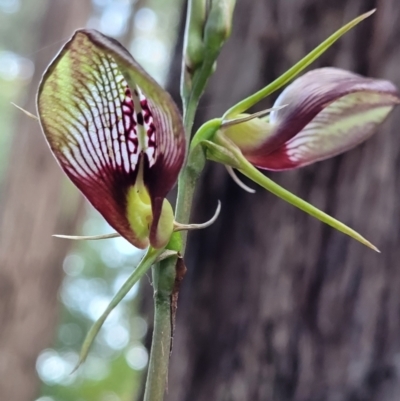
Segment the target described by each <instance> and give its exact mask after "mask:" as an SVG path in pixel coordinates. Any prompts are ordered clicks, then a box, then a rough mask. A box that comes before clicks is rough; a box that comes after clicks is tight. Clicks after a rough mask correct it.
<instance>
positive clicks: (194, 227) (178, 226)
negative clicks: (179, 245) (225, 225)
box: [174, 201, 221, 231]
mask: <svg viewBox="0 0 400 401" xmlns="http://www.w3.org/2000/svg"><path fill="white" fill-rule="evenodd" d="M220 213H221V201H218V206H217V209H216V210H215V213H214V216H213V217H212V218H211V219H210V220H208V221H206V222H205V223H201V224H181V223H177V222H176V221H175V222H174V231H185V230H187V231H191V230H201V229H203V228H207V227H210V226H211V225H212V224H214V223H215V222H216V220H217V219H218V216H219V214H220Z"/></svg>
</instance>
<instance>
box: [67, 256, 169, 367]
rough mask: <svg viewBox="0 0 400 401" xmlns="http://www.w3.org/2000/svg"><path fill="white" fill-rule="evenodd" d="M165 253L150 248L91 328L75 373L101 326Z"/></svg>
mask: <svg viewBox="0 0 400 401" xmlns="http://www.w3.org/2000/svg"><path fill="white" fill-rule="evenodd" d="M162 253H163V249H154V248H149V249H148V251H147V253H146V255H145V256H144V257H143V259H142V260H141V261H140V263H139V265H138V266H137V267H136V269H135V270H134V271H133V273H132V274H131V275H130V277H129V278H128V280H126V281H125V283H124V284H123V286H122V287H121V288H120V290H119V291H118V292H117V294H115V296H114V298H113V299H112V300H111V302H110V303H109V305H108V306H107V309H106V310H105V311H104V312H103V314H102V315H101V316H100V317H99V319H97V321H96V322H95V323H94V324H93V326H92V327H91V328H90V330H89V332H88V334H87V335H86V338H85V341H84V342H83V345H82V348H81V353H80V355H79V361H78V364H77V366H76V367H75V369H74V371H75V370H76V369H78V368H79V366H80V365H81V364H82V363H83V362H84V361H85V359H86V357H87V355H88V353H89V349H90V347H91V345H92V344H93V341H94V339H95V338H96V336H97V334H98V332H99V331H100V329H101V326H102V325H103V323H104V322H105V320H106V319H107V317H108V316H109V314H110V313H111V312H112V310H113V309H114V308H115V307H116V306H117V305H118V304H119V303H120V302H121V300H122V299H123V298H124V297H125V296H126V294H128V292H129V291H130V290H131V288H132V287H133V286H134V285H135V284H136V283H137V282H138V281H139V280H140V279H141V278H142V277H143V276H144V275H145V274H146V272H147V271H148V270H149V269H150V267H151V265H152V264H153V263H154V262H155V260H156V259H157V258H158V257H159V256H160V255H161V254H162Z"/></svg>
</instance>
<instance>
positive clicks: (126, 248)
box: [0, 0, 182, 401]
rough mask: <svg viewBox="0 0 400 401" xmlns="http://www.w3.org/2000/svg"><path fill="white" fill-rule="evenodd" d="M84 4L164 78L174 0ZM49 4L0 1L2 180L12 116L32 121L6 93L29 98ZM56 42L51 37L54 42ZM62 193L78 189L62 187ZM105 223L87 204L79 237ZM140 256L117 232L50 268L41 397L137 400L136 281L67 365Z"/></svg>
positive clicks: (45, 400) (143, 358) (142, 323)
mask: <svg viewBox="0 0 400 401" xmlns="http://www.w3.org/2000/svg"><path fill="white" fill-rule="evenodd" d="M51 1H53V2H54V1H59V2H62V1H64V0H51ZM82 1H84V2H87V3H90V7H91V13H90V17H89V19H88V20H87V24H86V27H87V28H93V29H97V30H99V31H101V32H103V33H104V34H107V35H110V36H113V37H114V38H116V39H118V40H120V41H121V42H122V43H124V44H125V45H126V46H127V47H128V48H129V50H130V51H131V53H132V54H133V55H134V57H136V59H137V60H138V61H139V62H140V63H141V64H142V65H143V67H144V68H145V69H146V70H147V71H148V72H149V73H150V74H151V75H152V76H153V77H155V78H156V79H157V80H158V81H159V82H160V83H161V84H164V82H165V79H166V76H167V72H168V68H169V64H170V58H171V54H172V49H173V48H174V45H175V40H176V35H177V27H178V22H179V16H180V6H181V3H182V2H181V0H174V1H173V3H174V4H173V6H172V7H171V1H169V2H160V1H157V0H92V1H90V0H82ZM49 5H50V1H46V0H30V1H22V0H0V88H1V90H0V121H1V129H2V130H1V135H0V178H1V179H3V178H4V175H5V171H6V166H7V165H8V163H9V158H8V155H9V154H10V146H11V141H12V140H13V139H14V138H17V135H18V132H15V130H16V127H17V124H16V123H17V121H18V119H21V118H28V117H26V116H24V115H23V114H21V112H20V111H18V110H17V109H16V108H14V107H12V105H11V104H10V100H12V101H14V102H15V103H17V104H24V103H25V100H26V96H27V93H28V91H27V88H28V87H29V84H30V82H31V79H32V77H33V75H34V70H35V64H34V59H35V58H36V57H40V52H41V51H42V50H43V49H41V48H39V49H38V50H37V51H35V52H32V49H35V48H37V47H38V42H39V37H40V31H39V30H38V26H40V24H41V22H42V20H43V18H45V13H46V9H47V8H48V7H49ZM71 35H72V32H71ZM67 39H68V37H66V38H65V40H64V41H66V40H67ZM64 41H63V42H64ZM62 44H63V43H62V42H60V43H54V45H55V49H57V46H58V47H61V46H62ZM40 73H41V72H40ZM30 111H31V112H34V110H30ZM32 124H35V122H34V121H32ZM66 191H76V189H75V188H73V187H72V186H70V185H67V186H66ZM109 230H111V229H110V228H109V227H107V225H106V223H105V222H104V221H103V219H101V218H100V217H99V216H98V215H97V213H96V212H95V211H93V210H92V208H91V207H90V206H89V205H88V206H87V208H86V209H85V211H84V218H83V219H82V224H80V229H79V232H77V233H76V234H81V235H93V234H99V233H105V232H107V231H109ZM46 240H47V238H43V241H46ZM60 241H61V240H60ZM140 257H141V252H139V251H138V250H136V249H134V248H133V247H132V246H131V245H130V244H128V243H127V242H126V241H125V240H123V239H113V240H109V241H101V242H85V243H74V244H71V247H70V251H69V252H68V254H67V256H66V257H65V259H64V261H63V263H62V265H60V266H54V269H63V271H64V274H65V277H64V279H63V282H62V285H61V289H60V291H59V296H58V300H59V308H60V313H59V322H58V327H57V329H56V334H55V338H54V343H53V346H52V347H51V348H48V349H44V350H43V351H42V352H41V353H40V355H39V357H38V358H37V361H36V370H37V374H38V376H39V378H40V380H41V381H42V386H41V391H40V392H41V395H40V397H39V398H37V401H89V400H99V401H125V400H129V401H132V400H134V399H136V395H137V394H138V392H139V391H140V379H141V377H142V374H143V371H144V369H145V368H146V366H147V360H148V354H147V350H146V348H145V347H144V346H143V344H142V340H143V338H144V336H145V335H146V333H147V326H148V322H147V320H146V318H145V317H141V316H139V315H138V310H137V305H138V288H137V286H136V287H135V288H133V289H132V291H131V292H130V294H129V295H128V296H127V297H126V298H125V299H124V301H123V302H122V303H121V304H120V305H119V306H118V307H117V308H116V309H115V310H114V311H113V313H112V314H111V316H110V317H109V318H108V320H107V322H106V323H105V325H104V327H103V329H102V331H101V333H100V335H99V336H98V338H97V339H96V341H95V344H94V346H93V348H92V351H91V353H90V355H89V357H88V360H87V362H86V363H85V364H84V366H83V367H81V368H80V369H79V370H78V371H77V372H75V373H73V374H71V371H72V370H73V368H74V366H75V364H76V362H77V360H78V353H79V350H80V346H81V344H82V341H83V339H84V337H85V334H86V333H87V331H88V329H89V328H90V326H91V324H92V323H93V322H94V321H95V320H96V319H97V318H98V317H99V316H100V314H101V313H102V311H103V310H104V308H105V307H106V306H107V304H108V302H109V301H110V300H111V298H112V296H113V295H114V294H115V292H116V291H117V289H118V288H119V287H120V286H121V285H122V283H123V282H124V280H125V279H126V278H127V277H128V275H129V274H130V273H131V271H132V269H133V267H134V266H135V265H136V264H137V262H138V261H139V259H140ZM149 280H150V278H149ZM145 281H146V280H145ZM148 283H149V281H148V282H147V283H143V284H145V285H148Z"/></svg>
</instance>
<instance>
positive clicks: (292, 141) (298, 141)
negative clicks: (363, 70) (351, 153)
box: [244, 68, 399, 170]
mask: <svg viewBox="0 0 400 401" xmlns="http://www.w3.org/2000/svg"><path fill="white" fill-rule="evenodd" d="M398 103H399V95H398V92H397V88H396V87H395V86H394V85H393V84H392V83H391V82H389V81H384V80H378V79H371V78H365V77H362V76H360V75H357V74H354V73H351V72H348V71H344V70H340V69H337V68H321V69H317V70H313V71H310V72H309V73H307V74H305V75H304V76H302V77H300V78H299V79H297V80H296V81H294V82H293V83H292V84H291V85H289V86H288V87H287V88H286V89H285V90H284V91H283V92H282V93H281V95H280V96H279V97H278V99H277V101H276V102H275V106H279V105H281V104H288V106H287V107H285V108H284V109H281V110H278V111H276V112H272V113H271V115H270V124H271V126H272V133H271V134H270V135H269V136H268V138H267V139H266V140H265V142H264V143H263V144H262V145H261V146H259V147H258V148H257V149H255V150H250V151H249V152H246V151H245V152H244V154H245V156H246V157H247V158H248V160H249V161H250V162H252V163H253V164H255V165H256V166H258V167H260V168H265V169H270V170H286V169H291V168H296V167H301V166H305V165H308V164H311V163H314V162H316V161H319V160H323V159H326V158H329V157H332V156H335V155H337V154H339V153H342V152H345V151H347V150H349V149H351V148H353V147H354V146H356V145H358V144H359V143H361V142H363V141H364V140H366V139H367V138H369V136H371V135H372V134H373V133H374V132H375V131H376V129H377V127H378V126H379V124H381V123H382V122H383V121H384V120H385V118H386V117H387V116H388V114H389V113H390V112H391V110H392V109H393V107H394V106H395V105H396V104H398Z"/></svg>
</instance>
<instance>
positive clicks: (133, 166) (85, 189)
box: [38, 30, 185, 247]
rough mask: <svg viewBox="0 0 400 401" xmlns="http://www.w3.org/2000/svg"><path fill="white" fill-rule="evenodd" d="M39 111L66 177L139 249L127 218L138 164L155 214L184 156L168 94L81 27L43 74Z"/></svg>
mask: <svg viewBox="0 0 400 401" xmlns="http://www.w3.org/2000/svg"><path fill="white" fill-rule="evenodd" d="M38 113H39V119H40V123H41V126H42V129H43V131H44V134H45V136H46V139H47V140H48V142H49V145H50V147H51V149H52V151H53V152H54V155H55V157H56V159H57V160H58V162H59V163H60V165H61V167H62V168H63V169H64V171H65V172H66V173H67V175H68V176H69V177H70V178H71V180H72V181H73V182H74V183H75V184H76V185H77V186H78V188H79V189H80V190H81V191H82V193H83V194H84V195H85V196H86V197H87V198H88V200H89V201H90V202H91V203H92V204H93V205H94V206H95V208H96V209H98V210H99V211H100V213H101V214H102V215H103V216H104V217H105V218H106V220H107V221H108V222H109V223H110V225H111V226H113V227H114V228H115V229H116V230H117V231H118V232H119V233H120V234H121V235H122V236H124V237H125V238H127V239H128V240H129V241H131V242H132V243H133V244H134V245H136V246H139V247H143V244H139V243H137V241H136V237H135V233H133V232H132V230H131V228H130V226H129V222H128V221H127V219H126V206H127V205H126V202H127V200H126V194H127V191H128V190H129V188H130V187H132V186H133V185H134V184H135V181H136V178H137V174H138V171H139V170H140V169H139V165H140V164H142V165H143V169H142V174H143V182H144V184H145V185H146V187H147V188H148V191H149V195H150V198H151V200H152V207H153V209H154V208H158V209H159V208H160V207H161V206H160V203H161V204H162V202H161V201H160V199H161V200H162V199H163V198H165V196H166V194H167V193H168V192H169V190H170V189H171V188H172V186H173V185H174V183H175V181H176V179H177V176H178V173H179V171H180V169H181V167H182V164H183V161H184V157H185V137H184V131H183V126H182V121H181V117H180V115H179V112H178V110H177V107H176V106H175V104H174V103H173V101H172V99H171V98H170V96H169V95H168V93H167V92H165V91H164V90H163V89H162V88H161V87H160V86H159V85H158V84H157V83H156V82H155V81H154V80H153V79H152V78H151V77H150V76H149V75H148V74H147V73H146V72H145V71H144V70H143V69H142V68H141V67H140V66H139V65H138V64H137V63H136V61H135V60H134V59H133V58H132V56H131V55H130V54H129V53H128V52H127V51H126V50H125V49H124V48H123V47H122V46H121V45H120V44H119V43H118V42H116V41H114V40H113V39H110V38H107V37H105V36H104V35H102V34H100V33H98V32H96V31H91V30H79V31H77V32H76V33H75V34H74V36H73V37H72V39H71V40H70V41H69V42H68V43H67V44H66V45H65V46H64V48H63V49H62V50H61V52H60V53H59V55H58V56H57V57H56V58H55V60H54V61H53V62H52V63H51V64H50V66H49V67H48V69H47V71H46V73H45V74H44V76H43V80H42V82H41V84H40V87H39V92H38ZM156 204H157V206H155V205H156ZM153 214H154V215H155V216H158V215H159V210H153ZM156 220H157V218H155V220H154V219H153V222H152V224H157V221H156Z"/></svg>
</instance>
